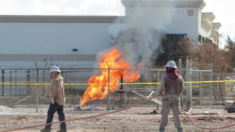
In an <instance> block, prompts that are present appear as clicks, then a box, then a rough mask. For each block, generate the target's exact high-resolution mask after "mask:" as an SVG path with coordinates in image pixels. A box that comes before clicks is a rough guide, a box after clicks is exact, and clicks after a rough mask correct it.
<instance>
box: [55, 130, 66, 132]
mask: <svg viewBox="0 0 235 132" xmlns="http://www.w3.org/2000/svg"><path fill="white" fill-rule="evenodd" d="M57 132H67V130H59V131H57Z"/></svg>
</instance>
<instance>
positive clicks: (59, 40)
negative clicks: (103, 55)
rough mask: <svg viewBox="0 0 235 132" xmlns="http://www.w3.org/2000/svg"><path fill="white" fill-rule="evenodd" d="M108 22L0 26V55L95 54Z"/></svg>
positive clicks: (105, 37)
mask: <svg viewBox="0 0 235 132" xmlns="http://www.w3.org/2000/svg"><path fill="white" fill-rule="evenodd" d="M110 25H111V24H110V23H0V54H74V52H72V49H73V48H77V49H78V52H76V54H97V53H98V52H99V51H102V50H103V49H106V48H109V47H110V45H109V42H110V40H111V38H110V35H109V26H110Z"/></svg>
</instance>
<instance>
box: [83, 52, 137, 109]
mask: <svg viewBox="0 0 235 132" xmlns="http://www.w3.org/2000/svg"><path fill="white" fill-rule="evenodd" d="M121 55H122V53H121V52H120V51H119V50H117V49H116V48H113V49H111V50H110V51H109V52H107V53H105V54H104V55H103V56H102V57H100V58H99V68H101V69H100V72H101V75H100V76H96V75H94V76H92V77H91V78H90V79H89V81H88V85H89V87H88V88H87V90H86V91H85V93H84V95H83V98H82V99H80V106H82V105H84V104H85V103H86V102H87V101H91V100H95V99H103V98H104V97H106V96H107V95H108V68H110V71H109V74H110V83H109V84H110V91H111V92H114V91H115V90H117V89H118V82H119V79H120V78H121V76H123V80H124V81H126V82H133V81H136V80H138V79H139V78H140V73H139V71H138V70H128V69H135V68H134V67H132V66H131V65H130V63H128V62H127V61H126V60H124V59H123V58H121Z"/></svg>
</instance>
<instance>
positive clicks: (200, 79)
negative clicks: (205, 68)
mask: <svg viewBox="0 0 235 132" xmlns="http://www.w3.org/2000/svg"><path fill="white" fill-rule="evenodd" d="M201 81H202V72H201V71H200V72H199V82H200V83H199V102H200V107H202V83H201Z"/></svg>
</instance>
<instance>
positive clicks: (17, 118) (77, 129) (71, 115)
mask: <svg viewBox="0 0 235 132" xmlns="http://www.w3.org/2000/svg"><path fill="white" fill-rule="evenodd" d="M47 109H48V106H40V107H39V112H38V113H36V112H35V111H36V110H35V108H33V107H28V108H26V107H22V106H20V107H16V108H8V107H0V119H1V120H0V130H11V129H16V128H23V127H28V126H34V125H39V124H44V123H45V122H46V118H47V114H46V112H47ZM82 109H83V110H84V111H78V110H75V109H74V108H71V107H67V108H65V115H66V119H67V120H69V119H75V118H81V117H88V116H93V115H99V114H102V113H106V112H108V111H107V110H106V109H105V107H99V108H94V109H93V110H85V109H86V107H83V108H82ZM154 109H156V108H155V107H135V108H131V109H129V110H125V111H121V112H118V113H114V114H110V115H105V116H101V117H95V118H89V119H84V120H76V121H71V122H67V127H68V132H157V131H158V128H159V124H160V118H161V115H160V114H159V113H160V111H159V110H157V113H155V114H153V113H152V114H150V112H152V111H153V110H154ZM190 117H191V118H192V119H193V120H194V121H195V122H196V123H197V124H199V125H200V126H204V127H221V126H226V125H230V124H235V114H233V113H227V112H226V111H224V110H222V109H193V110H192V111H191V114H190ZM181 120H182V125H183V128H184V132H209V131H208V130H202V129H199V128H197V127H196V126H194V125H193V124H192V122H191V121H190V120H189V119H188V118H187V117H186V116H185V115H183V114H181ZM57 121H58V116H57V114H55V115H54V122H57ZM41 128H43V127H37V128H32V129H27V130H21V131H22V132H37V131H38V132H39V130H40V129H41ZM56 130H59V124H55V125H53V132H56ZM166 132H176V129H175V127H174V117H173V115H172V114H170V115H169V121H168V126H167V128H166ZM213 132H235V127H231V128H226V129H221V130H214V131H213Z"/></svg>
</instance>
